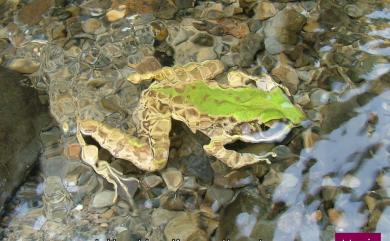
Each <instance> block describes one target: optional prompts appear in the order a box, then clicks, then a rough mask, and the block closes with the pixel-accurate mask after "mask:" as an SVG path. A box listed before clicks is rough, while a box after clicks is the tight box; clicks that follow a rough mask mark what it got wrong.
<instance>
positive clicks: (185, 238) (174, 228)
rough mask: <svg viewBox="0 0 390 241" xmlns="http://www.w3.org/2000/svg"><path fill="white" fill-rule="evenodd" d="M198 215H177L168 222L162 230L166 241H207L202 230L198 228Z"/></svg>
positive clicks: (188, 213)
mask: <svg viewBox="0 0 390 241" xmlns="http://www.w3.org/2000/svg"><path fill="white" fill-rule="evenodd" d="M199 218H200V217H199V215H197V214H196V213H190V212H186V213H179V214H177V215H176V216H175V217H173V219H171V220H170V221H169V223H168V224H167V226H166V227H165V229H164V235H165V238H166V239H167V240H180V241H193V240H197V241H206V240H209V239H208V237H207V234H206V232H205V231H204V230H202V229H201V228H200V227H199V222H200V219H199Z"/></svg>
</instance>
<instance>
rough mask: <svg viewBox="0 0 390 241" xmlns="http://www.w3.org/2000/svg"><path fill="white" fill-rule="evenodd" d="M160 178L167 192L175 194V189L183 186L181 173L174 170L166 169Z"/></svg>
mask: <svg viewBox="0 0 390 241" xmlns="http://www.w3.org/2000/svg"><path fill="white" fill-rule="evenodd" d="M161 176H162V178H163V179H164V182H165V184H166V185H167V188H168V190H169V191H173V192H176V191H177V189H179V188H180V186H181V185H182V184H183V175H182V174H181V171H179V170H177V169H176V168H167V169H165V170H164V171H163V172H162V174H161Z"/></svg>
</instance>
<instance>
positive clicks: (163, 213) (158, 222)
mask: <svg viewBox="0 0 390 241" xmlns="http://www.w3.org/2000/svg"><path fill="white" fill-rule="evenodd" d="M181 213H184V212H181V211H171V210H167V209H163V208H156V209H154V210H153V213H152V224H153V225H154V226H156V227H157V226H165V225H166V224H167V223H168V222H169V221H170V220H171V219H172V218H174V217H175V216H176V215H178V214H181Z"/></svg>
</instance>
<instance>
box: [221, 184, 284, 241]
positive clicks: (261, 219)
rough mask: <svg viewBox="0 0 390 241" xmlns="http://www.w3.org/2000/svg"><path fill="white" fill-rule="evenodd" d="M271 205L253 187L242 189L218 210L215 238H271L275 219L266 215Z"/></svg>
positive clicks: (247, 240)
mask: <svg viewBox="0 0 390 241" xmlns="http://www.w3.org/2000/svg"><path fill="white" fill-rule="evenodd" d="M270 208H271V205H270V204H269V202H267V201H266V200H265V199H262V197H261V194H259V193H258V192H257V191H255V190H253V189H249V190H248V189H247V190H245V189H243V190H242V192H240V193H239V194H238V195H237V197H236V199H235V200H234V201H233V202H232V203H230V204H229V205H228V206H227V207H226V208H224V209H222V210H221V212H220V215H219V216H220V220H229V221H226V222H220V223H219V227H218V229H217V232H216V234H215V237H216V239H215V240H227V239H230V240H243V241H249V240H259V239H262V240H273V233H274V229H275V226H276V224H275V220H270V219H269V218H268V217H267V215H268V214H269V209H270Z"/></svg>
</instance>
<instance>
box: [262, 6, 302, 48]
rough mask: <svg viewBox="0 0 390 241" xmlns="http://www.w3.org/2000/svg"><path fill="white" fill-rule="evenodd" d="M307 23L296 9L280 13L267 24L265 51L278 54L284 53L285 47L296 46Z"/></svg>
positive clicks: (287, 9) (286, 9) (265, 28)
mask: <svg viewBox="0 0 390 241" xmlns="http://www.w3.org/2000/svg"><path fill="white" fill-rule="evenodd" d="M305 23H306V19H305V17H304V16H303V15H301V14H300V13H298V12H297V11H296V10H294V9H289V8H285V9H284V10H282V11H280V12H279V13H278V14H276V15H275V16H274V17H272V18H271V19H269V20H267V22H266V24H265V27H264V34H265V49H266V50H267V51H268V52H269V53H271V54H277V53H280V52H281V51H283V49H284V48H285V45H294V44H296V43H297V42H298V33H299V32H300V31H301V29H302V27H303V25H304V24H305Z"/></svg>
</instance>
